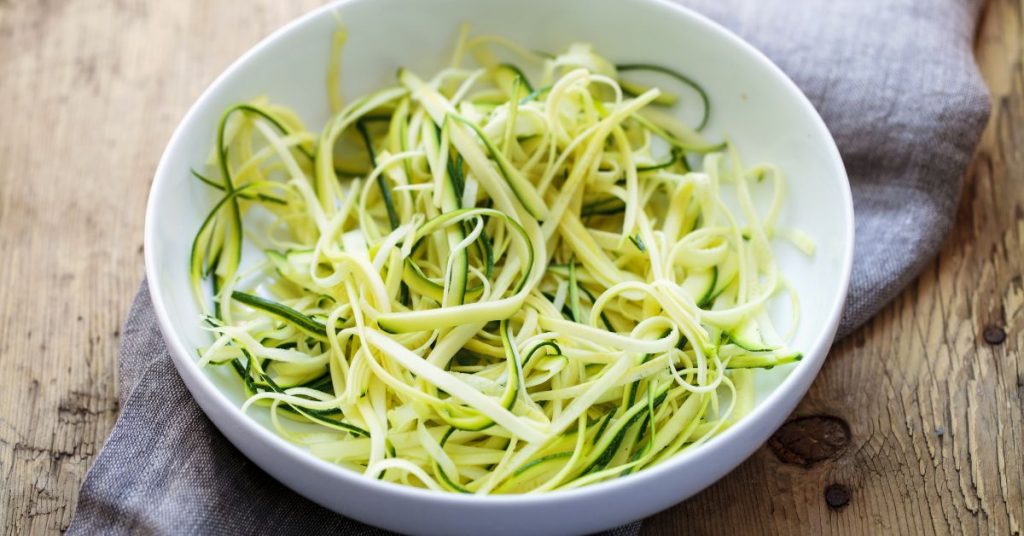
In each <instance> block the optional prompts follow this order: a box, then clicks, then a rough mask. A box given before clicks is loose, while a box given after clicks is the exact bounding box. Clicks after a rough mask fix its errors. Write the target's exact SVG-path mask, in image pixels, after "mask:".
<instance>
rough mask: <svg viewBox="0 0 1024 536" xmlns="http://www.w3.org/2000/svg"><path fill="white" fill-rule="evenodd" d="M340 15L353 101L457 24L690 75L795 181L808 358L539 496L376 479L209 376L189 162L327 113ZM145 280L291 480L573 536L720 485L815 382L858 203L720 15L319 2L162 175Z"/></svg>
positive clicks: (430, 54) (803, 116) (413, 516)
mask: <svg viewBox="0 0 1024 536" xmlns="http://www.w3.org/2000/svg"><path fill="white" fill-rule="evenodd" d="M332 11H338V12H339V13H340V14H341V17H342V19H343V20H344V22H345V24H346V25H347V27H348V28H349V31H350V37H349V42H348V45H347V46H346V48H345V51H344V62H343V73H342V78H343V90H344V93H345V95H347V96H349V97H350V98H351V97H352V96H356V95H360V94H363V93H365V92H367V91H370V90H372V89H375V88H379V87H381V86H382V85H384V84H388V83H393V82H394V74H395V72H396V69H397V68H398V67H399V66H407V67H410V68H412V69H414V70H415V71H417V72H419V73H421V74H431V73H433V72H435V71H436V70H437V69H439V68H440V67H441V66H442V65H443V64H444V63H445V62H446V60H447V58H448V57H449V53H450V51H451V48H452V45H453V43H454V38H455V35H456V31H457V28H458V25H459V24H460V23H462V22H469V23H470V25H471V28H472V30H473V31H474V33H497V34H502V35H505V36H507V37H510V38H511V39H513V40H514V41H516V42H519V43H522V44H524V45H526V46H528V47H530V48H533V49H544V50H551V51H555V50H560V49H562V48H563V47H565V46H566V45H568V44H569V43H571V42H576V41H584V42H590V43H593V44H594V45H595V46H596V49H597V50H598V51H599V52H600V53H601V54H602V55H604V56H606V57H608V58H610V59H612V60H613V61H617V62H646V63H656V64H661V65H665V66H668V67H672V68H675V69H677V70H679V71H682V72H685V73H688V74H689V75H690V76H692V77H693V78H695V79H696V80H698V81H699V82H700V83H702V84H703V85H704V87H705V88H706V89H707V90H708V93H709V94H710V95H711V99H712V102H713V105H714V108H713V110H712V119H711V123H710V124H709V129H708V131H709V133H710V136H711V137H712V138H716V137H719V136H721V135H726V134H727V135H728V136H729V138H730V139H731V140H732V141H733V142H735V144H736V145H737V147H738V148H739V149H740V151H741V153H742V155H743V157H744V160H745V161H747V162H757V161H771V162H774V163H776V164H778V165H779V166H780V167H781V168H782V169H783V170H784V171H785V172H786V173H787V174H788V176H789V181H790V182H789V185H790V186H789V189H788V194H787V207H786V210H785V213H784V216H783V220H782V223H783V224H784V225H789V226H793V227H797V228H800V229H803V230H804V231H806V232H807V233H809V234H810V235H811V237H812V238H813V239H814V240H815V241H816V242H817V245H818V248H817V251H816V253H815V254H814V255H813V257H811V258H807V257H805V256H803V255H801V254H799V253H798V252H796V250H795V249H794V248H792V247H789V246H786V245H781V244H780V245H779V246H778V247H777V248H776V252H777V255H778V260H779V262H780V264H781V268H782V270H783V273H784V274H786V275H787V277H788V279H789V281H790V283H791V284H792V285H793V286H794V287H795V288H796V290H797V291H798V293H799V296H800V306H801V314H802V316H801V318H802V320H801V321H800V323H799V325H798V327H797V329H796V334H795V336H794V339H793V342H792V346H793V347H795V348H798V349H801V350H803V352H804V355H805V358H804V359H803V361H801V362H800V363H798V364H797V365H795V366H790V367H788V368H784V367H779V368H776V369H775V370H772V371H770V372H765V373H760V374H758V381H757V382H756V387H757V404H756V407H755V409H754V410H753V413H752V414H751V415H749V416H748V417H746V418H745V419H744V420H742V421H741V422H740V423H738V424H737V425H736V426H733V427H732V428H730V429H728V430H726V431H725V432H724V433H722V434H721V435H719V436H717V437H715V438H714V439H712V440H711V441H709V442H707V443H706V444H704V445H702V446H700V447H697V448H693V449H691V450H689V451H686V452H684V453H681V454H680V455H679V456H677V457H675V458H674V459H672V460H670V461H668V462H666V463H663V464H661V465H658V466H656V467H653V468H651V469H648V470H644V471H641V472H639V473H637V474H633V475H630V476H628V477H625V478H620V479H616V480H612V481H610V482H605V483H601V484H597V485H593V486H589V487H584V488H582V489H577V490H572V491H559V492H552V493H546V494H540V495H523V496H492V497H477V496H466V495H458V494H444V493H439V492H432V491H427V490H421V489H414V488H410V487H403V486H400V485H397V484H391V483H383V482H380V481H377V480H371V479H367V478H364V477H363V476H361V475H359V474H356V473H354V472H351V471H348V470H345V469H342V468H341V467H338V466H335V465H332V464H330V463H327V462H324V461H321V460H319V459H316V458H314V457H313V456H312V455H311V454H309V453H308V452H306V451H305V450H303V449H302V448H300V447H298V446H295V445H293V444H291V443H288V442H287V441H285V440H284V439H282V438H281V437H279V436H277V435H276V434H275V433H273V432H272V431H270V430H269V429H268V427H267V419H266V416H265V415H261V414H260V413H259V412H258V411H255V410H253V411H250V414H249V415H244V414H242V412H241V411H240V410H239V406H240V405H241V403H242V401H243V393H242V389H241V386H240V385H239V382H238V381H237V379H236V378H232V377H231V376H229V375H226V374H223V373H222V371H223V369H217V368H207V369H200V368H199V367H198V366H197V365H196V362H195V360H194V357H193V356H194V355H195V354H194V349H195V348H196V347H198V346H201V345H204V344H208V341H209V339H208V334H207V333H205V332H203V331H202V330H200V327H199V322H198V320H197V314H198V311H197V308H196V305H195V304H194V303H193V300H192V296H191V293H190V291H189V279H188V256H189V247H190V244H191V240H192V238H193V235H194V233H195V231H196V230H197V228H198V226H199V224H200V222H201V221H202V218H203V216H205V214H206V212H207V211H208V210H209V208H210V207H211V204H212V203H213V202H214V199H213V196H212V194H211V192H210V191H208V189H206V188H205V187H204V186H203V185H201V184H200V183H199V182H197V181H195V180H194V179H192V178H190V177H189V168H190V167H198V166H201V165H202V164H203V163H205V162H206V158H207V156H208V155H209V154H210V153H209V151H210V149H211V147H212V145H213V138H214V132H215V128H216V124H217V120H218V118H219V116H220V114H221V113H222V112H223V110H224V109H225V108H226V107H227V106H229V105H230V104H233V103H235V102H238V101H240V100H245V99H250V98H253V97H256V96H260V95H266V96H268V97H269V98H270V99H271V100H272V101H274V102H277V103H282V104H286V105H288V106H291V107H293V108H294V109H295V110H297V111H298V113H299V114H300V115H301V116H302V117H303V119H304V120H305V121H306V122H307V124H308V125H310V126H311V128H318V127H319V126H320V125H322V124H323V122H324V121H325V120H326V118H327V114H328V108H327V96H326V90H325V82H324V81H325V76H326V70H325V69H326V65H327V61H328V60H327V58H328V52H329V44H330V42H331V35H332V33H333V32H334V31H335V30H336V29H337V22H336V19H335V16H334V14H333V13H332ZM145 246H146V247H145V250H146V274H147V277H148V279H149V287H150V292H151V293H152V297H153V304H154V306H155V308H156V312H157V316H158V318H159V320H160V327H161V329H162V330H163V334H164V338H165V339H166V340H167V344H168V347H169V348H170V351H171V355H172V356H173V358H174V363H175V365H176V366H177V368H178V372H179V373H180V374H181V377H182V379H183V380H184V381H185V384H186V385H187V386H188V388H189V390H191V391H192V394H193V396H195V399H196V401H197V402H198V403H199V405H200V406H201V407H202V408H203V410H204V411H205V412H206V414H207V415H208V416H209V417H210V419H211V420H212V421H213V422H214V424H216V425H217V427H218V428H219V429H220V430H221V431H222V432H223V433H224V435H225V436H227V437H228V439H229V440H231V442H232V443H234V444H235V446H237V447H238V448H239V449H240V450H241V451H242V452H243V453H245V455H246V456H248V457H249V458H250V459H251V460H253V461H254V462H255V463H256V464H257V465H259V466H260V467H262V468H263V469H264V470H266V471H267V472H268V473H270V474H271V475H273V476H274V477H275V478H277V479H278V480H280V481H281V482H283V483H284V484H285V485H287V486H288V487H290V488H292V489H293V490H295V491H297V492H299V493H301V494H302V495H305V496H306V497H308V498H310V499H312V500H313V501H316V502H317V503H320V504H322V505H323V506H325V507H327V508H330V509H332V510H335V511H337V512H340V513H342V514H344V515H346V516H349V517H352V518H355V519H358V520H360V521H364V522H366V523H369V524H372V525H377V526H380V527H385V528H388V529H393V530H397V531H402V532H410V533H430V534H482V533H486V534H513V533H514V534H531V535H539V534H569V533H586V532H594V531H598V530H601V529H605V528H609V527H613V526H616V525H619V524H623V523H626V522H628V521H631V520H634V519H639V518H642V517H645V516H648V515H650V514H653V513H655V512H657V511H659V510H662V509H664V508H667V507H669V506H672V505H673V504H676V503H678V502H679V501H681V500H683V499H685V498H687V497H689V496H690V495H693V494H694V493H697V492H698V491H700V490H701V489H703V488H705V487H706V486H708V485H710V484H711V483H713V482H714V481H715V480H717V479H719V478H721V477H722V476H723V475H725V474H726V473H727V472H729V471H730V470H732V469H733V468H734V467H736V466H737V465H738V464H739V463H740V462H741V461H743V460H744V459H745V458H746V457H748V456H749V455H750V454H751V453H752V452H753V451H754V450H755V449H757V447H758V446H759V445H761V444H762V443H763V442H764V441H765V440H766V439H767V438H768V436H769V435H770V434H771V433H772V432H773V431H774V430H775V429H776V428H778V426H779V425H781V424H782V422H783V420H784V419H785V418H786V416H787V415H788V414H789V413H790V412H791V411H792V410H793V408H794V407H795V406H796V404H797V402H798V401H799V400H800V398H801V397H802V396H803V395H804V393H805V392H806V391H807V388H808V387H809V386H810V384H811V381H812V380H813V379H814V376H815V374H816V373H817V372H818V369H819V368H820V367H821V364H822V361H823V360H824V359H825V355H826V353H827V351H828V349H829V346H830V345H831V343H832V339H833V337H834V334H835V330H836V326H837V324H838V321H839V315H840V312H841V310H842V306H843V301H844V299H845V297H846V289H847V284H848V282H849V276H850V267H851V264H852V258H853V204H852V201H851V196H850V189H849V184H848V182H847V178H846V173H845V171H844V169H843V164H842V161H841V159H840V156H839V152H838V150H837V149H836V146H835V144H834V142H833V141H832V138H831V136H830V135H829V132H828V130H827V129H826V127H825V125H824V123H823V122H822V120H821V118H820V117H819V116H818V114H817V113H816V112H815V110H814V108H813V107H812V106H811V104H810V103H809V102H808V101H807V99H806V98H805V97H804V96H803V94H802V93H801V92H800V91H799V90H798V89H797V87H796V86H795V85H794V84H793V83H792V82H791V81H790V80H789V79H788V78H787V77H786V76H785V75H784V74H783V73H782V72H781V71H780V70H779V69H778V68H777V67H775V66H774V65H773V64H772V63H771V62H770V61H769V60H768V59H767V58H765V57H764V56H763V55H762V54H760V53H759V52H758V51H756V50H755V49H754V48H752V47H751V46H750V45H748V44H746V43H745V42H743V41H741V40H740V39H739V38H738V37H736V36H735V35H733V34H731V33H729V32H728V31H726V30H724V29H723V28H721V27H720V26H718V25H717V24H715V23H713V22H711V21H709V20H707V19H705V18H704V17H702V16H700V15H698V14H696V13H693V12H691V11H689V10H686V9H684V8H681V7H679V6H676V5H674V4H670V3H668V2H666V1H661V0H636V1H632V2H623V1H618V0H563V1H559V2H550V1H548V0H517V1H515V2H500V1H496V0H494V1H479V0H434V1H414V0H350V1H343V2H338V3H336V4H334V5H331V6H326V7H324V8H321V9H318V10H316V11H314V12H312V13H310V14H308V15H306V16H304V17H302V18H301V19H299V20H296V21H294V22H292V23H291V24H289V25H287V26H286V27H284V28H282V29H281V30H280V31H278V32H276V33H274V34H273V35H272V36H270V37H268V38H267V39H265V40H264V41H263V42H261V43H260V44H259V45H257V46H256V47H255V48H253V49H252V50H250V51H249V52H248V53H246V54H245V55H244V56H242V58H241V59H239V60H238V61H237V62H235V63H234V64H233V65H232V66H231V67H230V68H228V70H227V71H226V72H225V73H224V74H223V75H221V76H220V77H219V78H218V79H217V80H216V81H215V82H214V83H213V84H212V85H211V86H210V88H209V89H207V90H206V92H205V93H203V95H202V96H201V97H200V98H199V100H198V102H196V103H195V105H194V106H193V107H192V109H191V110H189V112H188V114H187V115H186V116H185V119H184V120H183V121H182V122H181V124H180V125H179V126H178V128H177V130H176V131H175V132H174V135H173V136H172V138H171V141H170V143H169V144H168V146H167V149H166V151H165V152H164V155H163V158H162V159H161V160H160V165H159V167H158V168H157V171H156V177H155V180H154V182H153V188H152V191H151V193H150V197H149V206H148V210H147V213H146V237H145Z"/></svg>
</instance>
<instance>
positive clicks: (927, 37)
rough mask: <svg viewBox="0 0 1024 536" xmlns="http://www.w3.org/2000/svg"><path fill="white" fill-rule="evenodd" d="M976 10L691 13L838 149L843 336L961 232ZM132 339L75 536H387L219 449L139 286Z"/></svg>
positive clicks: (931, 3) (950, 1)
mask: <svg viewBox="0 0 1024 536" xmlns="http://www.w3.org/2000/svg"><path fill="white" fill-rule="evenodd" d="M981 2H982V0H831V1H829V2H823V1H820V0H759V1H755V0H749V1H744V0H684V2H683V3H685V4H687V5H690V6H692V7H694V8H696V9H697V10H698V11H701V12H703V13H705V14H707V15H709V16H710V17H712V18H714V19H716V20H718V21H719V22H721V23H722V24H724V25H725V26H727V27H729V28H731V29H733V30H734V31H736V32H737V33H739V34H740V35H742V36H744V37H745V38H746V39H748V40H750V41H751V42H753V43H754V44H755V45H756V46H758V47H760V48H761V50H763V51H764V52H765V53H767V54H768V56H770V57H771V58H772V59H773V60H774V61H775V62H777V63H778V64H779V65H780V66H781V67H782V69H783V70H784V71H786V72H787V74H789V76H790V77H792V78H793V79H794V80H795V81H796V82H797V84H798V85H799V86H800V87H801V88H802V89H803V90H804V92H806V93H807V95H808V96H809V97H810V99H811V101H812V102H814V104H815V106H816V107H817V108H818V110H819V112H820V113H821V114H822V116H823V117H824V118H825V121H826V123H828V126H829V128H830V129H831V131H832V133H833V135H834V136H835V138H836V141H837V142H838V144H839V149H840V151H841V152H842V154H843V159H844V161H845V163H846V167H847V170H848V171H849V174H850V179H851V183H852V187H853V195H854V205H855V211H856V225H857V241H856V259H855V261H854V272H853V280H852V284H851V288H850V297H849V300H848V302H847V306H846V311H845V313H844V315H843V321H842V325H841V327H840V335H846V334H848V333H849V332H850V331H852V330H853V329H854V328H855V327H857V326H859V325H860V324H861V323H863V322H864V321H866V320H867V319H868V318H870V316H871V315H873V314H874V313H875V312H876V311H878V309H879V308H880V307H882V305H884V304H885V303H886V302H887V301H889V300H890V299H891V298H892V297H893V296H894V295H895V294H896V293H897V292H898V291H899V290H900V289H901V288H903V286H905V285H906V284H907V283H908V282H909V281H910V280H911V279H912V278H914V277H915V276H916V275H917V273H918V272H919V271H920V270H921V268H922V267H923V266H924V265H925V264H926V263H928V262H929V261H930V260H931V259H932V258H933V257H934V256H935V254H936V252H937V251H938V248H939V246H940V244H941V242H942V240H943V237H944V236H945V234H946V232H947V231H948V230H949V228H950V226H951V224H952V222H953V218H954V217H955V214H956V205H957V198H958V196H959V191H960V181H961V176H962V174H963V172H964V168H965V166H966V165H967V162H968V160H969V158H970V156H971V153H972V151H973V150H974V146H975V144H976V143H977V140H978V137H979V135H980V133H981V130H982V128H983V127H984V124H985V121H986V119H987V117H988V110H989V102H988V95H987V92H986V89H985V87H984V85H983V83H982V80H981V78H980V77H979V75H978V72H977V68H976V66H975V64H974V60H973V56H972V50H971V45H972V38H973V35H974V28H975V24H976V22H977V17H978V14H979V10H980V6H981ZM123 333H124V335H123V342H122V346H121V351H120V360H121V365H120V372H121V385H120V388H121V415H120V417H119V418H118V420H117V423H116V424H115V426H114V430H113V432H112V433H111V436H110V438H109V439H108V440H107V443H106V445H105V446H104V448H103V450H102V451H101V452H100V455H99V458H98V459H97V461H96V463H95V465H94V466H93V467H92V469H91V470H90V471H89V473H88V475H87V476H86V480H85V483H84V484H83V486H82V492H81V496H80V499H79V505H78V509H77V511H76V512H75V517H74V519H73V521H72V524H71V528H70V529H69V531H68V533H69V534H72V535H78V534H127V533H158V534H163V533H174V534H177V533H186V534H188V533H190V534H236V533H242V534H269V533H274V534H304V535H314V534H327V533H337V534H374V535H376V534H381V533H382V531H380V530H378V529H374V528H371V527H367V526H365V525H362V524H360V523H358V522H355V521H352V520H349V519H346V518H344V517H342V516H339V515H337V514H333V513H331V512H329V511H328V510H326V509H324V508H321V507H320V506H317V505H315V504H313V503H312V502H310V501H307V500H305V499H303V498H302V497H300V496H298V495H296V494H295V493H293V492H291V491H289V490H288V489H286V488H285V487H284V486H282V485H281V484H279V483H278V482H276V481H275V480H274V479H272V478H271V477H270V476H268V475H267V474H265V473H264V472H262V471H261V470H260V469H259V468H257V467H256V466H254V465H253V464H252V463H251V462H250V461H249V460H247V459H246V458H245V457H244V456H243V455H241V453H239V452H238V451H237V450H235V448H234V447H233V446H231V445H230V444H229V443H228V442H227V441H226V440H225V439H224V437H223V436H221V435H220V433H219V432H218V431H217V430H216V429H215V428H214V427H213V425H212V424H211V423H210V421H209V420H208V419H207V418H206V416H205V415H204V414H203V413H202V412H201V411H200V409H199V407H198V406H197V405H196V403H195V402H194V401H193V400H192V397H191V395H190V394H189V393H188V391H186V389H185V387H184V385H183V384H182V382H181V380H180V378H179V377H178V375H177V372H176V371H175V369H174V366H173V364H172V363H171V358H170V355H169V354H168V353H167V349H166V348H165V346H164V343H163V340H162V339H161V336H160V332H159V329H158V327H157V322H156V318H155V315H154V313H153V309H152V303H151V302H150V297H149V292H148V290H147V289H146V286H145V285H143V287H142V289H141V290H140V291H139V294H138V296H136V298H135V303H134V304H133V306H132V309H131V311H130V312H129V316H128V321H127V325H126V327H125V329H124V331H123ZM639 527H640V524H639V523H633V524H631V525H627V526H625V527H621V528H619V529H616V530H614V531H612V533H613V534H623V535H628V534H636V533H637V532H638V531H639Z"/></svg>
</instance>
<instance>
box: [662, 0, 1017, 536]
mask: <svg viewBox="0 0 1024 536" xmlns="http://www.w3.org/2000/svg"><path fill="white" fill-rule="evenodd" d="M1021 9H1022V2H1020V0H991V1H990V5H989V6H988V8H987V12H986V15H985V18H984V21H983V25H982V28H981V30H980V32H979V36H978V40H977V43H976V55H977V58H978V61H979V64H980V67H981V70H982V73H983V75H984V76H985V79H986V81H987V83H988V85H989V87H990V91H991V93H992V97H993V115H992V121H991V123H990V125H989V127H988V130H987V131H986V132H985V134H984V138H983V141H982V143H981V146H980V147H979V150H978V153H977V155H976V158H975V159H974V162H973V164H972V165H971V167H970V170H969V171H968V174H967V181H966V186H965V188H964V191H963V195H962V198H961V203H960V207H959V213H958V217H957V222H956V225H955V229H954V231H953V232H952V234H951V236H950V237H949V239H948V240H947V241H946V244H945V246H944V248H943V250H942V254H941V255H940V257H939V258H938V259H937V260H936V261H935V262H934V263H932V265H931V266H930V267H929V268H928V269H927V270H926V271H925V272H924V273H923V274H922V275H921V276H920V277H919V278H918V280H917V281H916V282H914V283H913V284H912V285H911V286H910V288H908V289H907V290H906V291H905V292H904V293H903V294H902V295H901V296H900V297H899V298H898V299H897V300H896V301H895V302H894V303H893V304H891V305H890V306H889V307H887V308H886V309H885V310H884V311H883V312H882V313H881V314H880V315H879V316H878V317H876V318H875V319H874V320H873V321H872V322H870V323H869V324H868V325H867V326H865V328H864V329H862V330H860V331H859V332H858V333H855V334H854V335H852V336H851V337H849V338H848V339H847V340H845V341H844V342H843V343H842V344H840V345H839V346H838V347H836V348H834V349H833V351H832V354H831V355H830V356H829V359H828V362H827V363H826V364H825V367H824V369H823V371H822V373H821V375H820V376H819V377H818V379H817V380H816V381H815V383H814V385H813V386H812V387H811V391H810V393H809V394H808V395H807V397H806V398H805V399H804V401H803V402H802V403H801V404H800V406H799V407H798V409H797V410H796V412H795V414H794V417H800V416H808V415H829V416H836V417H839V418H841V419H842V420H844V421H845V422H847V423H848V424H849V427H850V431H851V441H850V444H849V445H848V446H847V447H846V448H845V449H843V450H841V451H839V452H837V453H836V455H835V456H834V457H833V458H831V459H828V460H825V461H822V462H821V463H818V464H816V465H814V466H813V467H810V468H806V467H803V466H799V465H792V464H787V463H784V462H783V461H782V460H781V459H780V458H779V457H778V456H776V455H775V453H774V452H773V451H772V449H771V448H770V447H768V446H766V447H763V448H761V449H760V450H759V451H758V452H757V453H756V454H755V455H754V456H753V457H752V458H751V459H750V460H748V461H747V462H745V463H744V464H743V465H741V466H740V467H739V468H737V469H736V470H735V471H733V472H732V473H731V474H729V475H728V476H726V477H725V478H724V479H722V480H721V481H720V482H718V483H717V484H715V485H714V486H712V487H711V488H708V489H707V490H705V491H704V492H703V493H701V494H699V495H697V496H696V497H694V498H693V499H691V500H689V501H687V502H685V503H683V504H681V505H679V506H677V507H675V508H672V509H670V510H667V511H665V512H662V513H661V514H659V515H657V516H655V517H653V518H652V519H650V520H648V522H647V523H645V525H644V533H645V534H675V533H685V534H793V533H803V534H806V533H842V534H1020V533H1021V522H1022V520H1024V463H1022V459H1021V455H1020V449H1021V445H1022V444H1024V426H1022V424H1024V376H1022V372H1024V370H1022V365H1021V359H1020V350H1021V345H1022V343H1024V329H1022V328H1024V286H1022V275H1021V274H1022V270H1024V155H1022V154H1021V152H1020V147H1022V146H1024V74H1022V40H1021V38H1022V34H1021V30H1022V29H1021V20H1022V19H1021ZM986 328H988V329H989V333H988V339H989V340H990V341H992V342H996V341H998V340H999V339H1000V338H1001V336H1002V335H1003V334H1005V340H1004V341H1002V342H1001V343H998V344H992V343H991V342H986V337H985V330H986ZM810 435H811V436H813V435H814V434H813V433H811V434H810ZM829 495H830V496H831V497H829ZM829 498H831V499H832V503H833V504H835V505H837V506H830V505H829ZM846 501H848V502H847V503H846V504H845V505H844V506H838V505H839V504H842V503H844V502H846Z"/></svg>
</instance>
